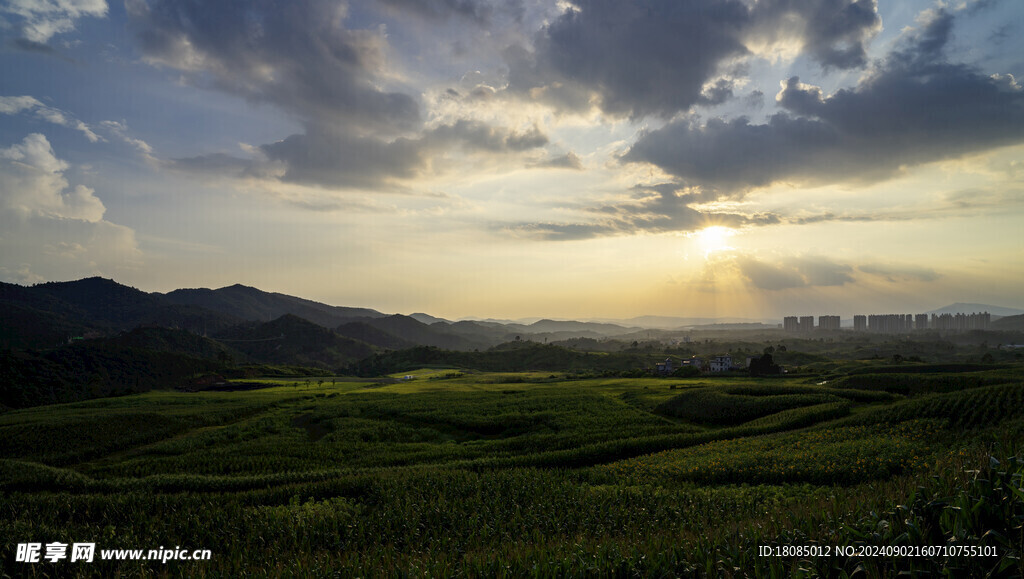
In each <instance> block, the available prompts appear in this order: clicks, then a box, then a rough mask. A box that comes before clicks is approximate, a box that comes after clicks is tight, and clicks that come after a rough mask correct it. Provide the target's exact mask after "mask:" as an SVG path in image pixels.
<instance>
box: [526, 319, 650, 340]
mask: <svg viewBox="0 0 1024 579" xmlns="http://www.w3.org/2000/svg"><path fill="white" fill-rule="evenodd" d="M527 328H528V330H529V331H530V332H531V333H537V334H540V333H555V332H593V333H595V334H599V335H604V336H614V335H618V334H625V333H628V332H633V331H636V330H639V329H641V328H637V327H633V328H627V327H625V326H620V325H618V324H602V323H597V322H577V321H556V320H539V321H536V322H534V323H532V324H530V325H529V326H527Z"/></svg>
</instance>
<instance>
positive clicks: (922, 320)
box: [914, 314, 928, 330]
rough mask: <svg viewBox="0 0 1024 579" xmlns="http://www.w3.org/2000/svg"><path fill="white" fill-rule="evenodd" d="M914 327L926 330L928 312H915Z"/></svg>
mask: <svg viewBox="0 0 1024 579" xmlns="http://www.w3.org/2000/svg"><path fill="white" fill-rule="evenodd" d="M914 329H915V330H927V329H928V314H917V315H916V316H914Z"/></svg>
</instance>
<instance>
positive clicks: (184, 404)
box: [0, 368, 1024, 577]
mask: <svg viewBox="0 0 1024 579" xmlns="http://www.w3.org/2000/svg"><path fill="white" fill-rule="evenodd" d="M879 375H880V374H879ZM406 376H410V377H411V378H409V379H406ZM871 376H873V374H870V373H865V374H859V375H851V376H849V377H847V378H844V379H841V380H830V381H829V383H827V384H824V385H817V384H815V383H814V381H813V380H806V379H744V378H732V379H724V380H722V379H706V378H705V379H701V378H696V379H685V380H665V379H653V378H652V379H593V380H568V379H566V378H565V377H563V376H561V375H557V374H547V373H534V374H477V373H472V372H465V371H456V370H425V371H421V372H410V373H406V374H403V375H401V376H396V378H399V380H398V381H366V382H356V381H343V380H336V379H330V378H326V379H321V378H316V379H297V380H288V379H281V380H266V381H264V382H265V383H266V386H267V387H266V388H262V389H254V390H247V391H237V392H192V393H185V392H150V393H147V394H142V395H136V396H126V397H121V398H108V399H102V400H93V401H89V402H81V403H75V404H67V405H60V406H49V407H41V408H34V409H29V410H22V411H13V412H7V413H4V414H0V457H2V458H0V537H2V543H0V576H2V575H11V576H21V575H29V576H32V575H35V576H65V575H72V576H73V575H82V576H91V575H96V574H100V575H104V576H113V575H117V574H121V575H124V576H135V575H149V574H153V573H169V574H171V575H187V576H196V577H203V576H233V575H238V574H248V575H256V576H261V575H270V576H278V575H323V574H332V573H333V574H340V575H342V576H349V575H353V576H356V575H358V576H377V575H389V576H391V575H412V576H426V575H431V576H451V575H468V576H501V575H509V576H520V575H530V576H566V575H568V576H585V575H588V576H589V575H621V576H647V575H667V576H674V575H693V574H697V575H707V576H719V575H736V574H739V575H754V574H762V575H772V574H774V575H790V574H805V575H809V576H814V575H841V574H843V573H846V574H850V575H852V574H854V573H855V572H856V571H857V570H858V569H860V570H861V571H863V572H866V573H868V574H869V575H895V574H897V573H899V572H901V571H907V572H930V573H949V574H953V575H960V574H972V575H973V574H985V573H992V574H994V575H997V576H1003V575H1006V576H1011V575H1014V574H1018V575H1019V574H1020V573H1021V572H1022V567H1021V563H1020V555H1021V545H1022V535H1021V524H1022V523H1024V491H1022V490H1021V475H1022V474H1024V462H1022V461H1020V460H1018V459H1017V458H1016V457H1017V456H1019V455H1018V453H1019V452H1020V450H1021V449H1022V448H1024V447H1022V446H1021V444H1020V443H1021V441H1022V433H1024V373H1022V372H1021V371H1020V369H1006V368H1000V369H996V370H992V371H989V372H985V371H977V369H972V371H971V372H970V373H969V375H967V373H964V375H962V376H959V377H957V376H956V374H951V373H948V372H947V373H945V374H942V375H941V376H942V377H939V375H937V374H928V373H918V374H896V373H888V374H885V378H884V379H881V380H880V381H879V382H877V383H876V382H872V381H871V379H870V377H871ZM54 541H59V542H62V543H73V542H96V543H97V549H150V548H154V549H155V548H157V547H160V546H175V545H177V546H182V547H187V548H190V549H193V548H196V549H210V550H211V551H212V555H213V556H212V559H211V560H209V561H201V562H188V561H169V562H166V563H162V562H159V561H155V562H154V561H141V562H139V561H132V562H129V561H95V562H93V563H90V564H83V563H80V562H76V563H71V562H69V561H66V560H65V561H61V562H56V563H51V562H46V561H43V562H39V563H35V564H27V563H20V562H16V561H15V554H14V550H15V548H16V546H17V544H18V543H25V542H41V543H44V544H45V543H48V542H54ZM799 545H821V546H826V545H827V546H830V547H832V549H831V554H829V555H822V556H818V557H811V558H808V557H799V556H762V555H761V554H760V553H761V551H762V550H763V548H765V547H771V546H776V547H779V546H799ZM887 545H888V546H901V545H902V546H904V547H906V546H934V545H977V546H979V547H986V548H991V549H993V550H994V551H995V552H996V555H995V556H985V557H960V556H940V555H936V556H931V557H917V558H914V557H872V556H856V555H854V556H847V555H839V554H838V547H841V546H858V547H864V546H876V547H884V546H887Z"/></svg>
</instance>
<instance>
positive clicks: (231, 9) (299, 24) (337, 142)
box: [128, 0, 548, 207]
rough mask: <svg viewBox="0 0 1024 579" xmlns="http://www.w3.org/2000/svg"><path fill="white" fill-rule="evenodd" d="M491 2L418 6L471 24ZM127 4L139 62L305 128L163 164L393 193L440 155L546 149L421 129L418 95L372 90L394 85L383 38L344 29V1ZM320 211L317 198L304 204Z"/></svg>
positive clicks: (460, 128) (498, 131)
mask: <svg viewBox="0 0 1024 579" xmlns="http://www.w3.org/2000/svg"><path fill="white" fill-rule="evenodd" d="M391 4H392V5H404V4H405V3H403V2H398V1H397V0H393V1H392V2H391ZM498 5H499V4H494V5H493V6H492V5H491V4H488V3H481V2H471V1H470V0H452V1H442V0H438V1H436V2H429V3H422V4H418V8H417V9H418V10H419V11H420V12H422V13H423V14H427V15H433V16H437V17H441V16H442V15H447V14H451V15H455V14H461V15H462V16H467V17H470V18H473V19H476V18H481V19H482V18H485V17H487V15H488V14H489V13H490V12H491V11H492V10H498V8H497V6H498ZM128 7H129V14H130V16H131V21H132V26H133V28H134V29H135V31H136V36H137V38H138V40H139V43H140V45H141V47H142V50H143V53H144V55H145V58H146V60H147V61H148V62H150V63H152V64H155V65H159V66H166V67H170V68H174V69H176V70H178V71H181V72H182V73H183V74H184V75H185V79H186V80H187V81H188V82H191V83H193V84H196V85H198V86H208V87H210V88H214V89H217V90H221V91H225V92H228V93H231V94H236V95H239V96H242V97H245V98H247V99H250V100H254V101H257V102H266V103H270V104H273V105H275V106H277V107H279V108H280V109H282V110H283V111H285V112H287V113H289V114H290V115H293V116H294V117H296V118H297V119H299V121H300V122H301V123H302V125H303V127H304V131H303V132H301V133H297V134H293V135H290V136H288V137H286V138H284V139H282V140H280V141H276V142H273V143H266V144H263V145H259V146H258V147H256V148H255V149H254V150H253V151H251V153H252V154H250V155H249V157H248V158H245V157H242V156H235V155H232V154H229V153H225V152H217V153H212V154H204V155H197V156H193V157H188V158H179V159H173V160H170V161H167V162H166V165H167V166H169V167H171V168H173V169H177V170H183V171H189V172H193V173H198V174H204V175H219V176H221V177H238V178H256V179H266V180H270V181H280V182H282V183H290V184H300V185H307V186H317V187H326V188H332V189H361V190H374V191H395V190H403V189H404V185H402V184H401V182H402V181H407V180H411V179H414V178H416V177H419V176H421V175H423V174H424V173H426V172H429V171H430V170H431V169H432V167H433V163H432V161H433V160H435V159H436V158H438V157H442V156H444V155H445V154H446V153H447V152H448V151H451V150H456V149H457V150H460V151H462V152H463V153H467V154H515V153H519V152H524V151H528V150H531V149H535V148H538V147H541V146H543V145H545V144H547V142H548V137H547V136H546V135H545V134H544V133H543V132H542V131H541V130H540V129H539V128H538V127H536V126H533V127H528V128H526V129H525V130H521V131H517V130H511V129H507V128H503V127H498V126H494V125H491V124H487V123H484V122H480V121H475V120H468V119H462V120H455V121H452V122H450V123H449V124H442V125H440V126H435V127H432V128H427V127H425V126H424V125H423V124H422V119H421V118H420V103H419V102H418V97H416V98H414V97H412V96H410V95H409V94H406V93H404V92H399V91H394V90H386V89H384V88H381V87H382V86H384V85H386V84H389V83H390V84H394V83H393V82H392V81H393V79H394V76H393V75H392V74H391V71H390V70H389V68H388V65H387V55H386V53H387V51H388V46H387V40H386V35H385V34H384V33H383V31H382V30H378V29H374V30H353V29H350V28H347V27H346V25H345V23H346V19H347V12H346V11H347V7H346V6H345V5H344V4H338V3H336V2H330V1H327V0H301V1H299V2H290V3H285V4H282V3H279V2H273V1H271V0H257V1H255V2H252V3H249V4H247V5H242V4H237V3H219V2H212V3H193V2H180V1H177V0H156V1H154V2H150V3H149V4H146V3H143V2H141V1H140V0H129V4H128ZM507 9H508V7H507V6H506V7H504V8H501V10H502V11H505V10H507ZM503 13H504V12H503ZM321 205H322V203H320V202H319V201H318V202H317V203H314V204H312V205H311V207H313V206H316V207H319V206H321Z"/></svg>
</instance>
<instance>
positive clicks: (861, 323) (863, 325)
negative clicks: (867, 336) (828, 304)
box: [853, 316, 868, 332]
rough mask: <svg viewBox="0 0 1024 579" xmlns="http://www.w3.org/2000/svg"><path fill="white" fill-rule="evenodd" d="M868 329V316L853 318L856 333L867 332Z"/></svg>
mask: <svg viewBox="0 0 1024 579" xmlns="http://www.w3.org/2000/svg"><path fill="white" fill-rule="evenodd" d="M867 329H868V317H867V316H853V330H854V331H855V332H866V331H867Z"/></svg>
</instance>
